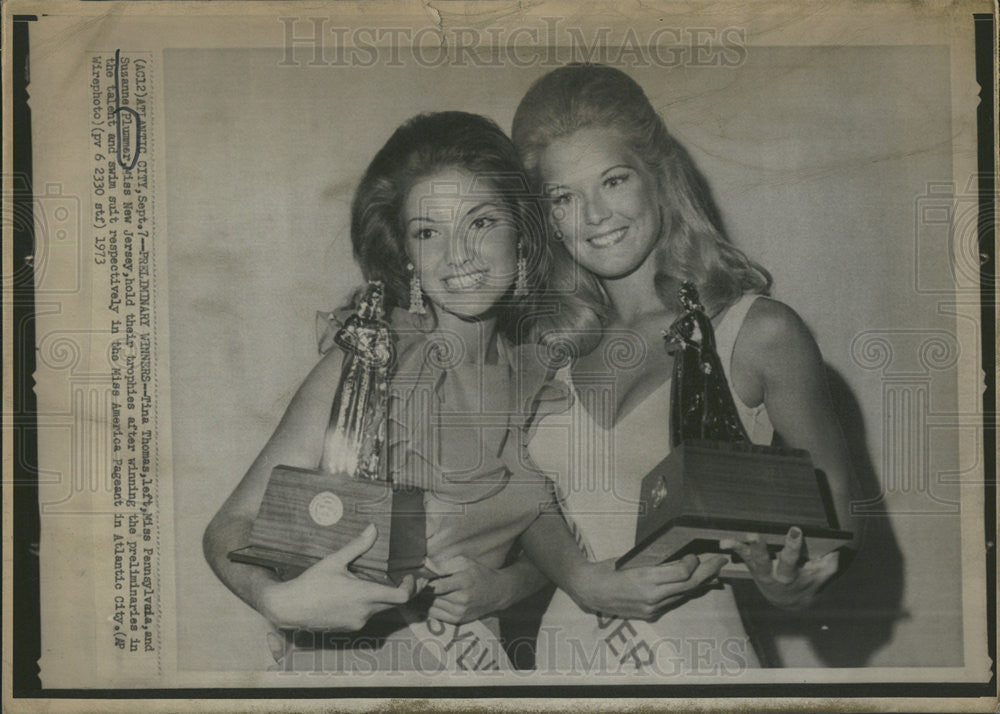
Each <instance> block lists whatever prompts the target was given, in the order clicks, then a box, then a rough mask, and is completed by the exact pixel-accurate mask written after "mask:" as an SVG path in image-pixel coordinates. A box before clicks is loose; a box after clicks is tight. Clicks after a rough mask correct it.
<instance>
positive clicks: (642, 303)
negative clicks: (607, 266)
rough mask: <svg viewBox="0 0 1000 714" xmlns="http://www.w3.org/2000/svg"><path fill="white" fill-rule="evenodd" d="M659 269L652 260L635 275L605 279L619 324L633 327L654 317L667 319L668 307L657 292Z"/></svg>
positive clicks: (605, 288)
mask: <svg viewBox="0 0 1000 714" xmlns="http://www.w3.org/2000/svg"><path fill="white" fill-rule="evenodd" d="M655 278H656V266H655V265H654V261H653V260H652V258H648V259H647V260H646V261H645V262H643V264H642V265H640V266H639V267H638V268H636V269H635V270H634V271H632V272H631V273H629V274H628V275H625V276H623V277H620V278H602V279H601V285H603V286H604V290H605V291H606V292H607V294H608V297H609V298H610V300H611V306H612V308H613V309H614V318H613V319H614V320H615V322H617V323H619V324H622V325H626V326H633V325H635V324H637V323H639V322H641V321H642V320H644V319H645V318H647V317H649V316H651V315H657V316H663V315H665V314H666V313H668V312H669V311H668V309H667V307H666V306H665V305H664V304H663V301H662V300H660V296H659V295H658V294H657V292H656V282H655Z"/></svg>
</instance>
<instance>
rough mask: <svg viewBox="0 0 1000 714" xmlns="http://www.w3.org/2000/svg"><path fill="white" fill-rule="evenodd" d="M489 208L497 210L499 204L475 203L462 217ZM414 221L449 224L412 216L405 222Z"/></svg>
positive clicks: (429, 218) (425, 217)
mask: <svg viewBox="0 0 1000 714" xmlns="http://www.w3.org/2000/svg"><path fill="white" fill-rule="evenodd" d="M488 206H491V207H493V208H498V207H499V204H498V203H497V202H496V201H483V202H482V203H477V204H476V205H475V206H473V207H472V208H470V209H469V210H468V211H466V212H465V213H464V214H463V215H465V216H468V215H470V214H472V213H475V212H476V211H478V210H480V209H481V208H486V207H488ZM414 221H423V222H424V223H451V221H438V220H435V219H433V218H431V217H429V216H414V217H413V218H411V219H410V220H408V221H407V222H406V224H407V225H409V224H411V223H413V222H414Z"/></svg>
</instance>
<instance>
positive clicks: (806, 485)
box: [616, 440, 853, 578]
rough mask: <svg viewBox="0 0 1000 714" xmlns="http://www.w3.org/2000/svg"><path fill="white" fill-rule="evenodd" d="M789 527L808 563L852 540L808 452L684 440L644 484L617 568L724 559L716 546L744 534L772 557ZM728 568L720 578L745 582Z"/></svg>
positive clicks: (737, 567)
mask: <svg viewBox="0 0 1000 714" xmlns="http://www.w3.org/2000/svg"><path fill="white" fill-rule="evenodd" d="M792 526H798V527H799V528H800V529H801V530H802V533H803V536H804V541H803V542H804V548H803V557H806V558H819V557H822V556H823V555H825V554H826V553H829V552H830V551H832V550H836V549H837V548H839V547H841V546H843V545H846V544H847V543H849V542H850V541H851V539H852V537H853V536H852V534H851V533H849V532H847V531H843V530H841V529H840V528H839V526H838V523H837V516H836V512H835V511H834V508H833V502H832V499H831V498H830V494H829V489H828V488H827V485H826V480H825V478H824V477H823V476H822V474H821V473H819V472H817V471H816V470H815V469H814V468H813V465H812V460H811V459H810V458H809V454H808V453H807V452H804V451H801V450H788V449H777V448H773V447H765V446H756V445H753V444H745V443H732V442H719V441H707V440H689V441H687V442H685V443H683V444H681V445H680V446H678V447H676V448H675V449H674V450H673V451H671V453H670V454H669V455H668V456H667V457H666V458H665V459H664V460H663V461H661V462H660V463H659V464H657V466H655V467H654V468H653V470H652V471H650V472H649V473H648V474H646V476H645V477H644V478H643V481H642V490H641V493H640V505H639V517H638V520H637V522H636V537H635V543H636V545H635V547H634V548H632V549H631V550H630V551H629V552H627V553H626V554H625V555H623V556H622V557H621V558H619V559H618V561H617V562H616V566H617V567H619V568H634V567H640V566H646V565H659V564H660V563H664V562H666V561H668V560H675V559H677V558H681V557H683V556H684V555H686V554H687V553H695V554H700V553H722V550H721V549H720V548H719V541H720V540H722V539H733V538H735V539H739V538H741V537H742V536H744V535H745V534H747V533H756V534H757V535H758V536H759V537H760V539H761V541H763V542H764V543H765V544H766V545H767V547H768V548H769V549H770V550H772V551H773V552H777V551H780V550H781V548H782V547H783V546H784V542H785V536H786V534H787V533H788V530H789V529H790V528H791V527H792ZM723 554H724V555H729V553H728V552H727V553H723ZM730 560H731V562H730V564H729V565H727V566H726V567H724V568H723V570H722V573H721V577H726V578H748V577H750V572H749V570H748V569H747V567H746V565H745V564H743V563H740V562H738V559H737V560H733V559H732V557H731V558H730Z"/></svg>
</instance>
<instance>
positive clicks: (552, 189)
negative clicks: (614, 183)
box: [545, 164, 635, 195]
mask: <svg viewBox="0 0 1000 714" xmlns="http://www.w3.org/2000/svg"><path fill="white" fill-rule="evenodd" d="M618 169H628V170H629V171H635V167H633V166H631V165H629V164H615V165H614V166H609V167H608V168H606V169H604V171H602V172H601V173H600V174H599V175H600V177H601V178H604V177H605V176H607V175H608V174H609V173H611V172H612V171H616V170H618ZM568 189H569V186H567V185H566V184H562V183H557V184H551V185H549V186H546V187H545V193H546V195H548V194H552V193H555V192H556V191H561V190H568Z"/></svg>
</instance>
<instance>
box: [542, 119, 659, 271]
mask: <svg viewBox="0 0 1000 714" xmlns="http://www.w3.org/2000/svg"><path fill="white" fill-rule="evenodd" d="M538 168H539V170H540V171H541V176H542V181H543V185H544V186H545V193H546V196H547V197H548V199H549V217H550V220H551V222H552V225H553V227H554V228H555V229H556V230H557V231H558V232H559V233H561V234H562V236H563V240H564V242H565V244H566V247H567V249H568V250H569V252H570V253H571V254H572V256H573V258H574V260H576V262H577V263H579V264H580V265H582V266H583V267H585V268H587V269H588V270H590V271H591V272H593V273H595V274H596V275H597V276H598V277H601V278H618V277H623V276H625V275H628V274H629V273H631V272H632V271H634V270H635V269H636V268H638V267H639V266H640V265H642V263H643V261H645V260H646V258H647V257H648V256H649V254H650V253H651V252H652V250H653V247H654V246H655V245H656V243H657V241H658V240H659V238H660V232H661V228H662V218H661V215H660V204H659V202H658V201H657V196H656V180H655V178H654V177H653V176H652V174H650V173H649V171H648V170H647V169H646V167H645V164H644V163H643V162H642V161H641V160H639V158H638V157H636V156H634V155H633V154H632V152H631V151H630V150H629V149H628V147H627V145H626V143H625V141H624V140H623V139H622V138H621V136H620V135H619V134H618V133H617V132H615V131H613V130H609V129H602V128H588V129H581V130H579V131H576V132H574V133H573V134H570V135H569V136H566V137H563V138H561V139H557V140H555V141H553V142H552V143H551V144H549V145H548V146H547V147H546V148H545V150H544V151H543V152H542V153H541V156H540V157H539V163H538Z"/></svg>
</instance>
